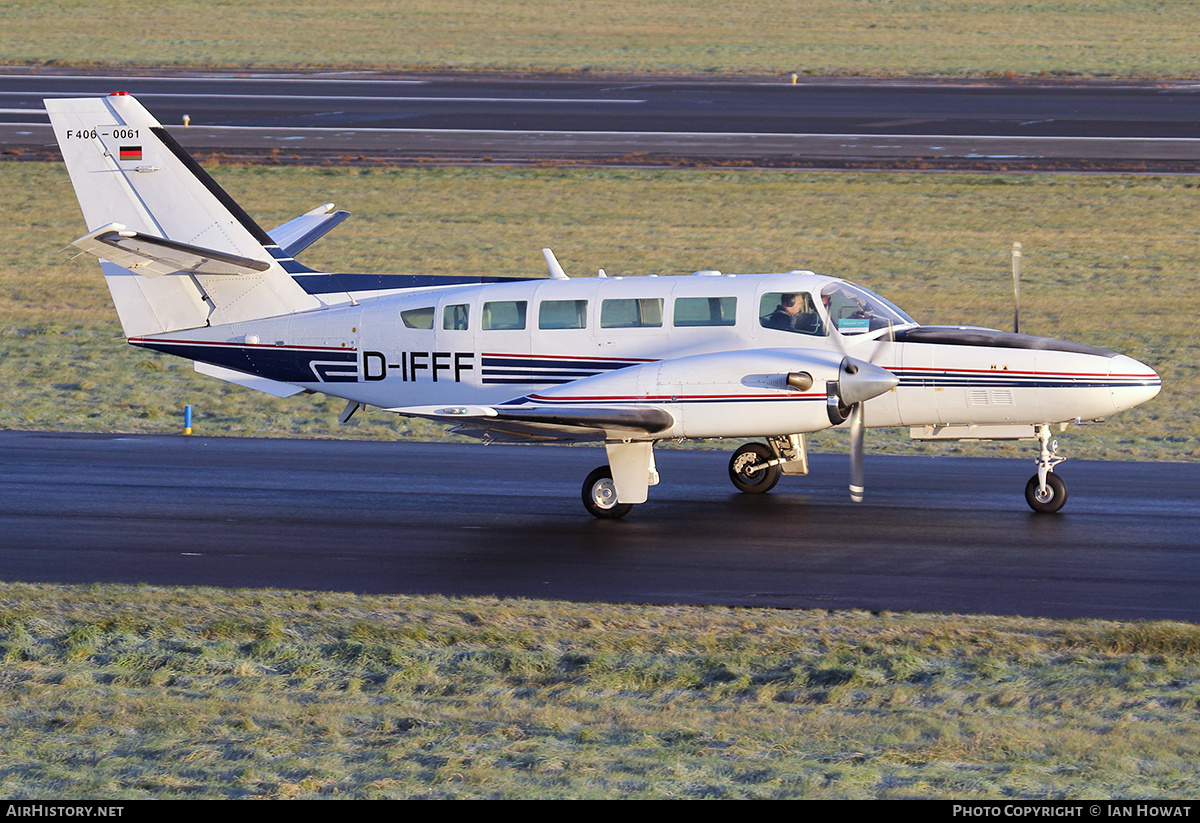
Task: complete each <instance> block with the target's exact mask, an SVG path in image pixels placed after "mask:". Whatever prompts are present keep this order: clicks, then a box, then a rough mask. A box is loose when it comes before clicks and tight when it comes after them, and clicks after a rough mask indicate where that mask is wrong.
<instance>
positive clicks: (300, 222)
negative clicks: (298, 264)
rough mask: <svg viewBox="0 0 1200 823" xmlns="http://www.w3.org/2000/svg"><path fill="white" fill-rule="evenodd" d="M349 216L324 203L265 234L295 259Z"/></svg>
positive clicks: (347, 213) (348, 213) (342, 210)
mask: <svg viewBox="0 0 1200 823" xmlns="http://www.w3.org/2000/svg"><path fill="white" fill-rule="evenodd" d="M349 216H350V212H348V211H345V210H344V209H338V210H337V211H334V208H333V203H326V204H324V205H322V206H317V207H316V208H315V209H313V210H312V211H306V212H305V213H304V214H302V215H300V216H299V217H296V218H293V219H291V220H289V221H287V222H286V223H284V224H283V225H282V226H276V227H275V228H273V229H271V230H270V231H269V232H267V234H268V235H270V237H271V239H272V240H274V241H275V242H276V243H278V244H279V248H281V249H283V251H284V253H286V254H287V255H288V256H289V257H295V256H296V255H297V254H299V253H300V252H302V251H304V250H305V249H307V248H308V247H309V246H311V245H312V244H313V243H315V242H317V240H319V239H321V238H322V237H323V236H325V233H326V232H328V231H329V230H330V229H332V228H333V227H334V226H336V225H337V224H338V223H341V222H342V221H343V220H345V219H346V218H347V217H349Z"/></svg>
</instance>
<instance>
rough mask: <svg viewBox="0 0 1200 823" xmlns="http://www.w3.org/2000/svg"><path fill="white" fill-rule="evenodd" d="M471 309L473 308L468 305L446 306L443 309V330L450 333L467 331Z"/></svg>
mask: <svg viewBox="0 0 1200 823" xmlns="http://www.w3.org/2000/svg"><path fill="white" fill-rule="evenodd" d="M470 309H471V307H470V306H469V305H467V304H466V303H459V304H457V305H454V306H446V307H445V308H444V309H442V328H443V329H446V330H448V331H466V330H467V328H468V326H467V317H468V315H469V314H470Z"/></svg>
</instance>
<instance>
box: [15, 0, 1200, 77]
mask: <svg viewBox="0 0 1200 823" xmlns="http://www.w3.org/2000/svg"><path fill="white" fill-rule="evenodd" d="M1197 31H1200V6H1198V5H1197V4H1195V3H1193V2H1190V0H1165V1H1164V2H1145V0H1086V1H1085V0H1057V1H1056V2H1034V3H1029V2H1005V1H1004V0H1000V1H999V2H976V0H945V1H944V2H937V3H929V2H923V0H886V1H885V0H803V2H782V3H781V2H764V0H749V1H748V2H737V3H731V2H721V0H687V1H686V2H684V0H659V2H654V3H645V2H635V1H634V0H603V2H592V3H577V4H573V5H563V4H547V3H544V2H540V1H539V0H407V2H403V3H401V2H396V0H360V2H356V3H353V4H330V3H319V2H313V0H295V2H290V3H287V4H285V5H281V4H279V3H273V2H265V1H264V0H248V1H247V0H237V2H233V1H232V0H204V2H201V1H200V0H163V1H162V2H158V3H153V4H131V3H116V4H108V5H104V6H100V5H96V4H94V3H85V2H79V0H10V2H6V3H3V4H0V61H3V63H7V64H10V65H22V64H35V65H43V64H50V65H74V66H80V65H83V66H112V67H156V66H201V67H231V68H247V69H260V68H270V67H283V68H289V67H291V68H297V67H317V68H362V69H385V70H412V69H449V70H456V71H458V70H469V71H506V72H508V71H516V72H543V71H550V72H562V71H591V72H677V73H688V74H703V73H717V74H766V75H786V74H789V73H791V72H798V73H801V74H818V75H831V74H854V75H860V74H865V75H946V76H969V75H975V76H980V75H994V76H1005V75H1009V76H1100V77H1195V76H1196V75H1197V74H1200V64H1198V63H1197V58H1196V49H1195V33H1196V32H1197Z"/></svg>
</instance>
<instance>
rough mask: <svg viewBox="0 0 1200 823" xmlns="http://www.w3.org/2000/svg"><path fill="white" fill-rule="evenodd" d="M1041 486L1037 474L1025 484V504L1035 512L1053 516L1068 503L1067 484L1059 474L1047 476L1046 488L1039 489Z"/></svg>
mask: <svg viewBox="0 0 1200 823" xmlns="http://www.w3.org/2000/svg"><path fill="white" fill-rule="evenodd" d="M1040 486H1041V484H1040V483H1039V482H1038V476H1037V475H1036V474H1035V475H1034V476H1033V477H1031V478H1029V482H1028V483H1026V484H1025V502H1026V503H1028V504H1029V508H1031V509H1033V510H1034V511H1035V512H1045V513H1047V514H1053V513H1054V512H1056V511H1058V510H1059V509H1061V508H1062V507H1063V505H1065V504H1066V502H1067V484H1066V483H1064V482H1063V480H1062V478H1061V477H1059V476H1058V475H1057V474H1053V473H1051V474H1047V475H1046V488H1045V489H1039V487H1040Z"/></svg>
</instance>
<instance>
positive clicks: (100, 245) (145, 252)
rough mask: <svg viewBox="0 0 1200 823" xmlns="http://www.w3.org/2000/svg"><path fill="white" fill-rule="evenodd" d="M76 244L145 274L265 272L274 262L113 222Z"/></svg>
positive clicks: (153, 275) (81, 238) (156, 275)
mask: <svg viewBox="0 0 1200 823" xmlns="http://www.w3.org/2000/svg"><path fill="white" fill-rule="evenodd" d="M71 245H72V246H76V247H78V248H81V249H83V250H84V251H86V252H89V253H91V254H94V255H96V256H97V257H99V258H102V259H104V260H108V261H109V262H111V263H116V264H117V265H118V266H122V267H124V268H126V269H129V270H130V271H132V272H135V273H137V274H140V275H142V276H144V277H158V276H159V275H163V274H180V273H183V274H223V275H239V274H262V273H263V272H265V271H267V270H268V269H270V268H271V264H270V263H267V262H264V261H262V260H253V259H251V258H249V257H242V256H240V255H236V254H230V253H229V252H223V251H216V250H215V249H205V248H201V247H200V246H193V245H190V244H188V243H180V242H179V241H177V240H164V239H163V238H161V237H153V236H150V235H147V234H142V233H140V232H136V231H133V230H132V229H127V228H125V226H123V225H121V224H120V223H109V224H108V225H107V226H101V227H100V228H98V229H96V230H95V231H92V232H88V233H87V234H85V235H84V236H83V237H80V238H79V239H78V240H76V241H74V242H73V243H72V244H71Z"/></svg>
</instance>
